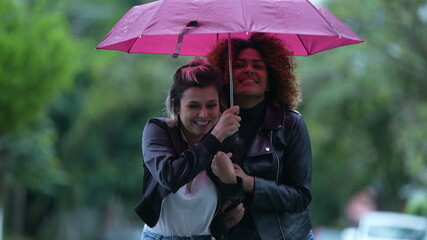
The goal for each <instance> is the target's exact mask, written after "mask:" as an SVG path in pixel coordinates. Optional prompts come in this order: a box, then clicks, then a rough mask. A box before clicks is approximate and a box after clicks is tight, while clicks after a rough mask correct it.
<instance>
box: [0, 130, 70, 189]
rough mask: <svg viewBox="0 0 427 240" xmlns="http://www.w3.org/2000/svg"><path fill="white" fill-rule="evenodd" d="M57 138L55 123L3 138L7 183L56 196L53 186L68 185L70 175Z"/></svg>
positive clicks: (0, 149)
mask: <svg viewBox="0 0 427 240" xmlns="http://www.w3.org/2000/svg"><path fill="white" fill-rule="evenodd" d="M56 139H57V134H56V130H55V128H53V127H52V125H51V124H43V125H41V126H36V127H34V128H32V129H29V130H27V131H23V132H20V133H19V134H17V133H15V134H6V135H2V136H0V152H3V153H4V154H3V155H2V161H1V162H0V169H2V170H4V172H2V174H3V178H4V181H5V183H6V184H7V185H8V186H13V187H17V188H24V187H26V188H29V189H33V190H36V191H41V192H44V193H48V194H53V193H54V190H53V189H52V186H53V185H55V184H65V183H66V181H67V174H66V172H64V170H63V169H62V166H61V163H60V162H59V161H58V159H57V157H56V149H55V142H56Z"/></svg>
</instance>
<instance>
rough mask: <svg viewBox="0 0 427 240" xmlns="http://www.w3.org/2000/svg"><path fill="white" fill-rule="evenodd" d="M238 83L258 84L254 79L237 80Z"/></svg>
mask: <svg viewBox="0 0 427 240" xmlns="http://www.w3.org/2000/svg"><path fill="white" fill-rule="evenodd" d="M239 83H244V84H253V83H258V81H256V80H254V79H241V80H239Z"/></svg>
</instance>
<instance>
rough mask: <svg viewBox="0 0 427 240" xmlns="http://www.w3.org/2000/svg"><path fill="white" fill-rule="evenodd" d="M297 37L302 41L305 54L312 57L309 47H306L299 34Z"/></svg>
mask: <svg viewBox="0 0 427 240" xmlns="http://www.w3.org/2000/svg"><path fill="white" fill-rule="evenodd" d="M297 37H298V39H299V41H300V43H301V44H302V46H303V47H304V50H305V52H306V53H307V56H308V55H310V52H309V51H308V49H307V47H306V46H305V44H304V42H303V41H302V39H301V37H300V35H299V34H297Z"/></svg>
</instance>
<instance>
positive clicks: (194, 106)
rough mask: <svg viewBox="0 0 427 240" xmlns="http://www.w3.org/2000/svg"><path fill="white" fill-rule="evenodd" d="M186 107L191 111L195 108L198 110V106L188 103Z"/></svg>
mask: <svg viewBox="0 0 427 240" xmlns="http://www.w3.org/2000/svg"><path fill="white" fill-rule="evenodd" d="M187 107H188V108H191V109H197V108H200V104H196V103H190V104H188V105H187Z"/></svg>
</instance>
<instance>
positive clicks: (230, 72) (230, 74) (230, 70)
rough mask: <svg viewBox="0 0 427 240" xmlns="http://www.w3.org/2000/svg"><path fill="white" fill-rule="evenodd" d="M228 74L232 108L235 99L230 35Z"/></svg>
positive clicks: (229, 38)
mask: <svg viewBox="0 0 427 240" xmlns="http://www.w3.org/2000/svg"><path fill="white" fill-rule="evenodd" d="M228 73H229V79H230V82H229V84H230V107H232V106H234V99H233V98H234V97H233V92H234V90H233V69H232V59H231V37H230V33H228Z"/></svg>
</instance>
